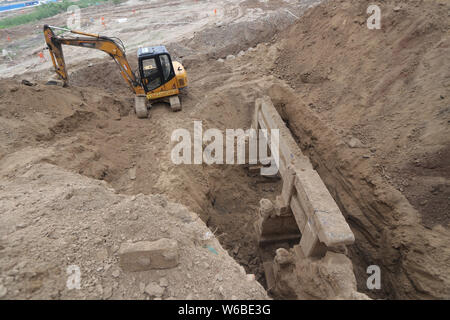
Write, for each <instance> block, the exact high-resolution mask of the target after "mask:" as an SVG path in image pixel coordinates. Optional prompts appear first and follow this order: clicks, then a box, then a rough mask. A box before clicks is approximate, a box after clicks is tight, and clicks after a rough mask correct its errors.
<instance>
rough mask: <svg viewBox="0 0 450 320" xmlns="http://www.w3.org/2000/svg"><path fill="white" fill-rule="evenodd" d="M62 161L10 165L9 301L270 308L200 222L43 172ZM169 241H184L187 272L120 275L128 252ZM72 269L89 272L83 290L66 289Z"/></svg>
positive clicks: (4, 269)
mask: <svg viewBox="0 0 450 320" xmlns="http://www.w3.org/2000/svg"><path fill="white" fill-rule="evenodd" d="M54 151H55V150H54V149H53V150H51V149H50V150H49V149H41V148H25V149H24V150H23V151H19V152H17V153H12V154H10V155H8V156H7V157H6V158H5V159H3V161H2V164H1V165H0V175H1V176H2V182H1V185H0V190H2V195H1V202H0V203H1V204H0V212H1V214H0V220H1V223H0V233H1V239H0V251H1V259H0V274H1V277H0V286H2V294H6V295H3V296H2V298H3V297H6V298H8V299H11V298H14V299H29V298H35V299H36V298H37V299H50V298H51V299H60V298H61V299H150V298H154V296H153V297H152V295H153V294H152V292H153V291H150V289H152V288H155V287H156V289H158V290H156V291H159V293H158V294H156V296H157V297H161V298H163V299H266V298H267V295H266V293H265V291H264V289H263V288H262V286H261V285H259V284H258V283H257V282H256V281H255V280H254V277H251V276H248V275H247V274H246V273H245V271H244V269H243V268H242V267H241V266H239V265H238V264H237V263H236V262H235V261H234V260H233V259H232V258H231V257H230V256H229V255H228V253H227V252H226V251H225V250H223V249H222V247H221V246H220V244H219V242H218V241H217V240H216V239H215V238H214V237H212V238H210V237H209V236H205V235H208V234H209V233H210V230H209V229H208V228H207V227H206V226H205V225H204V223H203V222H202V221H201V220H200V219H199V218H198V216H197V215H196V214H194V213H192V212H190V211H189V210H187V209H186V208H185V207H183V206H181V205H179V204H175V203H172V202H169V201H167V199H166V198H165V197H164V196H144V195H142V194H140V195H137V196H126V195H118V194H116V193H115V192H114V190H113V189H111V188H109V187H107V185H106V183H104V182H102V181H98V180H97V181H95V180H92V179H89V178H86V177H83V176H80V175H77V174H74V173H70V172H67V171H65V170H62V169H61V168H58V167H56V166H53V165H50V164H46V163H42V162H41V161H42V159H43V158H46V157H49V156H51V153H52V152H54ZM5 175H7V179H5V178H6V176H5ZM160 238H170V239H174V240H176V241H177V243H178V246H179V255H180V261H179V265H178V266H177V267H175V268H171V269H165V270H150V271H142V272H126V271H123V270H122V269H121V268H120V267H119V262H118V250H119V248H120V246H121V244H122V243H125V242H137V241H143V240H145V241H154V240H157V239H160ZM25 252H26V254H24V253H25ZM71 265H75V266H78V267H79V268H80V271H81V273H80V276H81V288H80V290H69V289H68V288H67V286H66V284H67V282H68V274H67V272H66V269H67V268H68V267H69V266H71ZM149 286H150V288H149ZM5 288H6V292H5V290H4V289H5Z"/></svg>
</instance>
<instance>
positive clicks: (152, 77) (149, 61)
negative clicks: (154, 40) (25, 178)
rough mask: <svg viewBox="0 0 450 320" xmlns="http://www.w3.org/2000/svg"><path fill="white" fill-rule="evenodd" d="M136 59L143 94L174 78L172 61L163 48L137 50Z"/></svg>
mask: <svg viewBox="0 0 450 320" xmlns="http://www.w3.org/2000/svg"><path fill="white" fill-rule="evenodd" d="M138 59H139V72H140V74H141V81H142V85H143V86H144V89H145V92H149V91H153V90H155V89H157V88H158V87H161V86H163V85H164V84H166V83H167V82H169V81H170V80H172V79H173V78H174V77H175V70H174V69H173V65H172V59H171V58H170V55H169V53H168V52H167V49H166V48H165V47H164V46H156V47H144V48H139V50H138Z"/></svg>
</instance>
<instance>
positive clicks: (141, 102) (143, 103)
mask: <svg viewBox="0 0 450 320" xmlns="http://www.w3.org/2000/svg"><path fill="white" fill-rule="evenodd" d="M134 111H135V112H136V116H137V117H138V118H139V119H144V118H148V110H147V97H146V96H135V97H134Z"/></svg>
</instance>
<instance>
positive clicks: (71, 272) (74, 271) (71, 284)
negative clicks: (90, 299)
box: [66, 265, 81, 290]
mask: <svg viewBox="0 0 450 320" xmlns="http://www.w3.org/2000/svg"><path fill="white" fill-rule="evenodd" d="M66 273H67V282H66V286H67V289H69V290H73V289H77V290H80V289H81V270H80V267H79V266H77V265H70V266H68V267H67V269H66Z"/></svg>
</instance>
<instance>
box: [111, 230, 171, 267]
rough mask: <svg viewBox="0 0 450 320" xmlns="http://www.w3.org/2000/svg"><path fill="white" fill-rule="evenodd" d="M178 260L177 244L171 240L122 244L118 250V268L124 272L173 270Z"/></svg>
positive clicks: (163, 239)
mask: <svg viewBox="0 0 450 320" xmlns="http://www.w3.org/2000/svg"><path fill="white" fill-rule="evenodd" d="M178 258H179V257H178V243H177V241H176V240H173V239H166V238H162V239H159V240H157V241H153V242H151V241H141V242H136V243H123V244H122V245H121V247H120V249H119V259H120V267H121V268H122V269H123V270H124V271H145V270H151V269H169V268H174V267H176V266H177V265H178Z"/></svg>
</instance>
